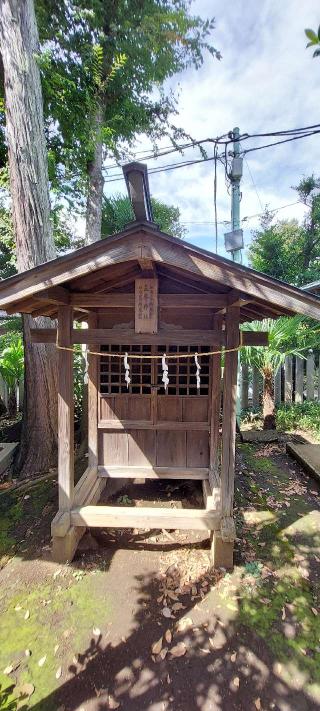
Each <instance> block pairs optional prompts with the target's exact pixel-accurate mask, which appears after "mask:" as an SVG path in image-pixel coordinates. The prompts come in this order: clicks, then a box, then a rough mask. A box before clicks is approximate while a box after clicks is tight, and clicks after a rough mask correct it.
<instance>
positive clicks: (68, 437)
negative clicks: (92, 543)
mask: <svg viewBox="0 0 320 711" xmlns="http://www.w3.org/2000/svg"><path fill="white" fill-rule="evenodd" d="M72 327H73V309H72V306H59V310H58V345H59V346H63V347H65V348H70V349H72V348H73V343H72ZM58 363H59V370H58V485H59V511H69V510H70V509H71V507H72V503H73V490H74V405H73V352H72V350H58Z"/></svg>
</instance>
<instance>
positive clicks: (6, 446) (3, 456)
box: [0, 442, 18, 474]
mask: <svg viewBox="0 0 320 711" xmlns="http://www.w3.org/2000/svg"><path fill="white" fill-rule="evenodd" d="M17 446H18V442H1V443H0V474H3V472H4V471H5V470H6V469H8V466H9V465H10V464H11V462H12V457H13V455H14V452H15V450H16V448H17Z"/></svg>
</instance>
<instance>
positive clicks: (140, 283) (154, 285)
mask: <svg viewBox="0 0 320 711" xmlns="http://www.w3.org/2000/svg"><path fill="white" fill-rule="evenodd" d="M135 331H136V333H158V279H136V280H135Z"/></svg>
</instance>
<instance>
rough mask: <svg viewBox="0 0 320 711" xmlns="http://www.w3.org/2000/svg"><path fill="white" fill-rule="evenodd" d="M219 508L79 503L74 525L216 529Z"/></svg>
mask: <svg viewBox="0 0 320 711" xmlns="http://www.w3.org/2000/svg"><path fill="white" fill-rule="evenodd" d="M220 519H221V515H220V512H219V511H207V510H205V509H172V508H168V507H167V508H158V507H149V506H148V507H145V506H141V507H136V506H133V507H130V506H79V507H78V508H75V509H72V511H71V525H72V526H91V527H98V528H99V527H101V528H165V529H176V528H177V529H187V530H195V531H208V530H210V531H216V530H218V529H219V528H220Z"/></svg>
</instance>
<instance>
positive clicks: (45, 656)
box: [38, 654, 47, 667]
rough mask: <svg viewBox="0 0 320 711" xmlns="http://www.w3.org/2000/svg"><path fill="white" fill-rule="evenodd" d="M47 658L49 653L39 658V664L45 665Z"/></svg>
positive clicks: (40, 665)
mask: <svg viewBox="0 0 320 711" xmlns="http://www.w3.org/2000/svg"><path fill="white" fill-rule="evenodd" d="M46 658H47V655H46V654H45V655H44V656H43V657H41V659H39V661H38V666H39V667H43V665H44V663H45V661H46Z"/></svg>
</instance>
